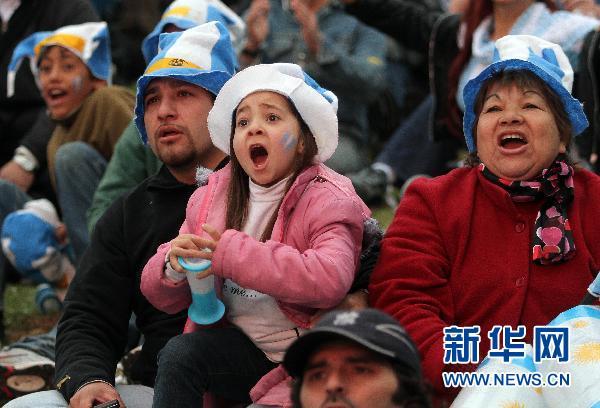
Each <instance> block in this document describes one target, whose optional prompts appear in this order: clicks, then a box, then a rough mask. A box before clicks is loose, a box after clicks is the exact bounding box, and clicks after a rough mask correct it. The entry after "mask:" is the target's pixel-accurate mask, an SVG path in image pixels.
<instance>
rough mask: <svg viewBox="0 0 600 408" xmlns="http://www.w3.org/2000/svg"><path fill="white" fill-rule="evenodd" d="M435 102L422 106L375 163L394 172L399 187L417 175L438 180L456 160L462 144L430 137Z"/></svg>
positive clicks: (403, 125) (401, 126)
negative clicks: (383, 164) (385, 165)
mask: <svg viewBox="0 0 600 408" xmlns="http://www.w3.org/2000/svg"><path fill="white" fill-rule="evenodd" d="M432 108H433V98H432V97H431V96H428V97H426V98H425V99H424V100H423V102H421V104H420V105H419V106H418V107H417V108H416V109H415V110H414V111H413V112H412V113H411V114H410V115H409V116H408V118H406V120H405V121H404V122H403V123H402V124H401V125H400V126H399V127H398V129H396V131H395V132H394V133H393V134H392V136H391V137H390V139H389V140H388V141H387V143H386V144H385V146H384V148H383V149H382V151H381V153H379V155H378V156H377V158H376V159H375V162H376V163H385V164H387V165H388V166H390V167H391V168H392V170H393V171H394V175H395V177H396V179H395V182H396V184H399V185H401V184H402V183H404V182H405V181H406V180H407V179H409V178H410V177H411V176H414V175H415V174H428V175H430V176H438V175H440V174H443V173H445V172H446V171H447V170H448V164H447V162H448V161H449V160H452V159H454V158H456V153H457V150H458V148H460V147H461V146H462V144H461V142H460V141H458V140H455V139H444V140H440V141H433V140H431V138H430V137H429V136H428V128H429V115H430V114H431V109H432Z"/></svg>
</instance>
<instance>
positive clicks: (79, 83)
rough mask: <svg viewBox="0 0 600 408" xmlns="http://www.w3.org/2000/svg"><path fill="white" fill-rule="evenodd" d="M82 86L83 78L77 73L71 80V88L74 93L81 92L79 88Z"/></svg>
mask: <svg viewBox="0 0 600 408" xmlns="http://www.w3.org/2000/svg"><path fill="white" fill-rule="evenodd" d="M82 87H83V78H81V76H80V75H77V76H76V77H75V78H73V79H72V80H71V88H73V91H74V92H75V93H79V92H81V88H82Z"/></svg>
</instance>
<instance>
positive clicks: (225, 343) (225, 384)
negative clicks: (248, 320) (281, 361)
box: [153, 327, 276, 408]
mask: <svg viewBox="0 0 600 408" xmlns="http://www.w3.org/2000/svg"><path fill="white" fill-rule="evenodd" d="M275 367H276V364H275V363H273V362H271V361H270V360H268V359H267V357H266V356H265V354H264V353H263V352H262V351H261V350H260V349H258V348H257V347H256V346H255V345H254V343H252V341H250V339H249V338H248V337H247V336H246V335H245V334H244V333H243V332H242V331H241V330H239V329H237V328H235V327H227V328H208V329H204V330H199V331H196V332H193V333H187V334H181V335H179V336H176V337H173V338H172V339H171V340H169V342H168V343H167V344H166V346H165V347H164V348H163V349H162V350H161V352H160V353H159V355H158V373H157V375H156V383H155V384H154V404H153V406H154V407H155V408H161V407H173V406H178V407H202V398H203V395H204V393H205V392H207V391H208V392H210V393H212V394H213V395H215V396H218V397H222V398H226V399H228V400H233V401H239V402H246V403H250V397H249V395H248V394H249V392H250V389H252V387H254V385H255V384H256V383H257V382H258V380H260V378H261V377H262V376H263V375H265V374H266V373H268V372H269V371H270V370H272V369H273V368H275Z"/></svg>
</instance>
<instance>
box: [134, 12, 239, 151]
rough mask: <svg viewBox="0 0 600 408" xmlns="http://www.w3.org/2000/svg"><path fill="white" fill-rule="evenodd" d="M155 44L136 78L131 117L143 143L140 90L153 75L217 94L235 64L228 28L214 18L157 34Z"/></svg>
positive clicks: (143, 89) (142, 95) (145, 136)
mask: <svg viewBox="0 0 600 408" xmlns="http://www.w3.org/2000/svg"><path fill="white" fill-rule="evenodd" d="M159 47H160V51H159V53H158V54H157V55H156V56H155V57H154V58H153V59H152V61H150V64H148V67H147V68H146V71H145V72H144V74H143V75H142V76H141V77H140V78H139V79H138V81H137V95H136V103H135V118H134V121H135V126H136V127H137V129H138V132H139V133H140V137H141V139H142V142H144V144H147V143H148V135H147V134H146V126H145V125H144V94H145V93H146V87H147V86H148V84H149V83H150V82H151V81H152V80H153V79H156V78H173V79H178V80H180V81H184V82H188V83H190V84H193V85H196V86H199V87H201V88H204V89H206V90H207V91H208V92H210V93H212V94H213V95H217V94H218V93H219V91H220V90H221V87H223V85H224V84H225V82H227V81H228V80H229V79H230V78H231V77H232V76H233V74H234V73H235V69H236V66H237V59H236V57H235V52H234V51H233V47H232V46H231V40H230V39H229V32H228V31H227V29H226V28H225V26H223V24H221V23H220V22H218V21H211V22H210V23H205V24H202V25H199V26H196V27H194V28H190V29H189V30H185V31H181V32H177V33H166V34H161V35H160V44H159Z"/></svg>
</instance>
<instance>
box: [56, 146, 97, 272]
mask: <svg viewBox="0 0 600 408" xmlns="http://www.w3.org/2000/svg"><path fill="white" fill-rule="evenodd" d="M55 163H56V164H55V177H56V195H57V198H58V203H59V205H60V209H61V211H62V217H63V222H64V223H65V225H66V227H67V232H68V233H69V239H70V241H71V245H72V247H73V252H74V253H75V261H76V262H77V261H79V259H80V258H81V255H82V254H83V252H84V251H85V249H86V248H87V246H88V244H89V242H90V237H89V234H88V230H87V218H86V213H87V210H88V208H90V206H91V205H92V199H93V198H94V192H95V191H96V188H97V187H98V183H100V179H101V178H102V175H103V174H104V170H105V169H106V165H107V162H106V159H105V158H104V157H103V156H102V155H101V154H100V153H98V151H97V150H96V149H94V148H93V147H92V146H90V145H89V144H87V143H84V142H71V143H66V144H64V145H62V146H61V147H59V148H58V150H57V151H56V156H55Z"/></svg>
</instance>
